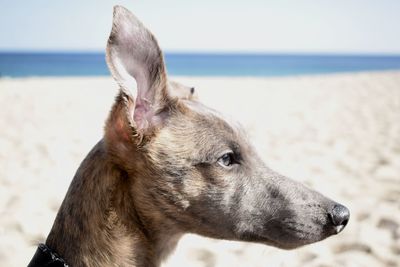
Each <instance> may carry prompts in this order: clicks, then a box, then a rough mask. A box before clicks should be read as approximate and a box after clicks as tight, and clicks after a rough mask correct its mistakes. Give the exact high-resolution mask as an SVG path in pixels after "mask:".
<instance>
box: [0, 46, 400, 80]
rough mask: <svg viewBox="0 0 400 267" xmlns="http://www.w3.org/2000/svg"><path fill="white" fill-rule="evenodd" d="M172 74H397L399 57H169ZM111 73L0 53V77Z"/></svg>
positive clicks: (77, 58) (74, 56) (68, 60)
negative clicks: (364, 72) (387, 71)
mask: <svg viewBox="0 0 400 267" xmlns="http://www.w3.org/2000/svg"><path fill="white" fill-rule="evenodd" d="M165 59H166V64H167V69H168V73H169V74H170V75H186V76H258V77H260V76H289V75H303V74H307V75H310V74H324V73H338V72H359V71H381V70H396V69H397V70H400V55H399V56H377V55H374V56H363V55H296V54H290V55H284V54H211V53H210V54H205V53H199V54H194V53H167V54H166V55H165ZM101 75H109V71H108V69H107V66H106V62H105V57H104V54H103V53H76V52H74V53H72V52H68V53H67V52H66V53H27V52H24V53H21V52H19V53H10V52H7V53H5V52H0V76H1V77H29V76H101Z"/></svg>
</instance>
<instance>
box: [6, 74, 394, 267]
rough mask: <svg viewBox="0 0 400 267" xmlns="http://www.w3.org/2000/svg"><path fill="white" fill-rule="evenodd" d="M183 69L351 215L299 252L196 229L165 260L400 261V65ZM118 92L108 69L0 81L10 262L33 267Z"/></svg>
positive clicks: (201, 263)
mask: <svg viewBox="0 0 400 267" xmlns="http://www.w3.org/2000/svg"><path fill="white" fill-rule="evenodd" d="M174 79H175V80H177V81H180V82H183V83H185V84H187V85H190V86H195V87H196V89H197V92H198V94H199V98H200V101H202V102H203V103H205V104H207V105H209V106H211V107H213V108H215V109H217V110H219V111H221V112H223V113H225V114H228V115H229V116H231V117H233V118H235V119H236V120H239V121H240V122H241V123H242V124H243V125H244V126H245V128H247V130H248V133H249V135H250V137H251V138H252V139H253V143H254V144H255V146H256V147H257V148H258V150H259V152H260V154H261V156H262V157H263V159H264V160H265V162H266V163H267V164H268V165H269V167H271V168H272V169H275V170H276V171H278V172H280V173H282V174H285V175H287V176H289V177H292V178H293V179H296V180H298V181H301V182H303V183H305V184H307V185H309V186H310V187H312V188H314V189H316V190H318V191H320V192H321V193H323V194H325V195H326V196H329V197H330V198H332V199H334V200H337V201H338V202H341V203H343V204H345V205H346V206H347V207H349V209H350V211H351V218H350V222H349V225H348V226H347V227H346V229H345V230H344V231H343V232H342V233H341V234H339V235H337V236H333V237H331V238H329V239H327V240H324V241H322V242H319V243H316V244H313V245H309V246H306V247H303V248H301V249H297V250H293V251H285V250H280V249H276V248H272V247H267V246H263V245H257V244H249V243H240V242H228V241H218V240H211V239H206V238H202V237H198V236H194V235H187V236H185V237H184V238H183V239H182V240H181V242H180V243H179V245H178V248H177V250H176V252H175V253H174V254H173V255H172V256H171V257H170V258H169V259H168V261H167V262H166V263H165V264H164V265H163V266H164V267H169V266H193V267H213V266H218V267H227V266H230V267H232V266H240V267H247V266H248V267H250V266H251V267H258V266H260V267H261V266H282V267H283V266H312V267H313V266H315V267H317V266H318V267H328V266H332V267H337V266H352V267H353V266H354V267H355V266H360V267H361V266H391V267H394V266H400V72H375V73H350V74H334V75H315V76H299V77H282V78H224V77H213V78H206V77H174ZM116 92H117V86H116V83H115V82H114V81H113V80H112V79H111V78H110V77H99V78H85V77H84V78H23V79H7V78H3V79H0V107H1V113H0V266H8V267H14V266H15V267H16V266H26V265H27V263H28V262H29V260H30V259H31V257H32V256H33V253H34V252H35V250H36V245H37V243H39V242H43V241H44V240H45V237H46V236H47V234H48V232H49V230H50V228H51V225H52V223H53V220H54V218H55V215H56V212H57V210H58V207H59V205H60V204H61V201H62V199H63V198H64V195H65V193H66V191H67V188H68V186H69V183H70V181H71V179H72V177H73V175H74V173H75V171H76V169H77V167H78V166H79V164H80V162H81V161H82V160H83V158H84V157H85V156H86V154H87V153H88V152H89V150H90V149H91V148H92V146H93V145H94V144H96V142H97V141H98V140H99V139H100V138H101V137H102V134H103V126H104V121H105V119H106V117H107V114H108V111H109V109H110V107H111V105H112V102H113V99H114V96H115V95H116Z"/></svg>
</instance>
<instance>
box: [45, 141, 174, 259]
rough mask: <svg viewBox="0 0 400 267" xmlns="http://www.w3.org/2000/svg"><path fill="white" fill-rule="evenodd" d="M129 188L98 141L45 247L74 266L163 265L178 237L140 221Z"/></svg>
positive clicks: (65, 200)
mask: <svg viewBox="0 0 400 267" xmlns="http://www.w3.org/2000/svg"><path fill="white" fill-rule="evenodd" d="M131 186H132V181H131V180H130V179H129V178H128V175H127V174H126V172H124V171H122V170H121V169H120V168H117V167H116V166H115V165H114V164H113V163H111V161H110V160H109V157H108V155H107V152H106V150H105V145H104V142H103V141H100V142H99V143H98V144H97V145H96V146H95V147H94V148H93V149H92V151H91V152H90V153H89V154H88V156H87V157H86V159H85V160H84V161H83V162H82V164H81V166H80V167H79V169H78V171H77V173H76V175H75V177H74V179H73V181H72V183H71V185H70V188H69V189H68V192H67V195H66V197H65V199H64V201H63V203H62V205H61V207H60V210H59V212H58V214H57V217H56V220H55V222H54V225H53V228H52V230H51V232H50V234H49V236H48V238H47V240H46V245H48V246H49V247H50V248H52V249H53V250H54V251H55V252H57V253H58V254H59V255H60V256H61V257H63V258H64V260H65V261H66V262H67V263H68V264H70V265H71V266H136V267H140V266H154V267H155V266H159V264H160V262H161V260H162V259H163V258H165V257H166V256H167V255H168V254H169V253H170V251H171V250H172V249H173V248H174V247H175V246H176V243H177V241H178V239H179V236H180V235H179V234H177V233H176V234H171V232H170V229H168V231H169V233H168V234H166V233H165V232H164V231H163V230H162V229H160V228H158V227H157V225H154V224H155V223H156V222H154V221H152V222H151V224H152V226H150V225H149V220H148V218H141V212H140V210H138V209H137V207H136V206H137V205H135V201H134V199H133V198H134V196H132V194H131V193H130V192H131V190H130V188H131ZM132 203H133V205H132Z"/></svg>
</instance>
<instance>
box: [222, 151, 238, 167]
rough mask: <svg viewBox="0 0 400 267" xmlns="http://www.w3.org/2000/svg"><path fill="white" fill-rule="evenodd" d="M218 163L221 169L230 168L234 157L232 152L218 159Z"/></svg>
mask: <svg viewBox="0 0 400 267" xmlns="http://www.w3.org/2000/svg"><path fill="white" fill-rule="evenodd" d="M218 163H219V164H220V165H221V166H223V167H230V166H232V164H233V163H234V156H233V153H232V152H229V153H225V154H224V155H222V157H220V158H219V159H218Z"/></svg>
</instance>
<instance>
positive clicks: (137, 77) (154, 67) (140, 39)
mask: <svg viewBox="0 0 400 267" xmlns="http://www.w3.org/2000/svg"><path fill="white" fill-rule="evenodd" d="M106 58H107V64H108V67H109V69H110V71H111V74H112V76H113V77H114V79H115V80H116V81H117V82H118V84H119V86H120V89H121V94H122V95H123V96H124V97H125V98H127V99H126V100H128V101H122V102H124V103H129V102H131V103H133V105H126V106H125V108H126V109H127V110H126V112H122V113H120V114H122V115H123V116H128V118H125V119H122V120H121V118H120V119H119V120H118V121H119V122H121V121H126V122H127V123H129V124H130V125H127V126H131V127H133V128H134V129H135V131H136V133H138V134H139V135H146V133H147V132H148V131H149V130H150V129H154V128H156V127H159V126H161V124H162V122H163V120H164V119H165V117H166V112H165V111H166V110H168V109H167V105H168V99H169V96H168V91H167V77H166V68H165V64H164V58H163V54H162V52H161V50H160V48H159V46H158V44H157V41H156V39H155V38H154V36H153V35H152V34H151V33H150V32H149V31H148V30H147V29H146V28H145V27H144V26H143V24H142V23H141V22H140V21H139V20H138V19H137V18H136V17H135V16H134V15H133V14H132V13H131V12H130V11H129V10H127V9H125V8H124V7H121V6H116V7H114V16H113V26H112V30H111V34H110V37H109V39H108V43H107V50H106ZM115 126H117V125H115ZM118 127H120V128H121V125H120V124H119V125H118ZM128 128H129V127H126V128H125V129H128ZM121 129H123V127H122V128H121Z"/></svg>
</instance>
